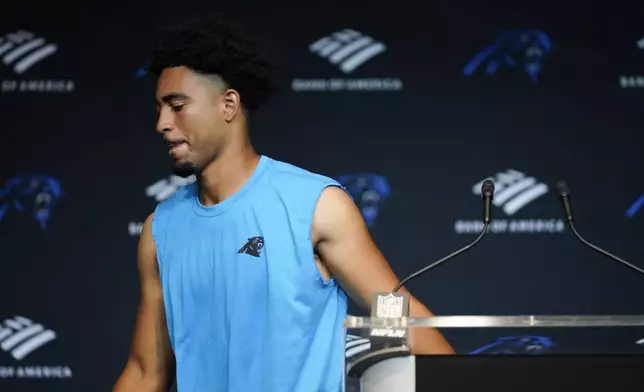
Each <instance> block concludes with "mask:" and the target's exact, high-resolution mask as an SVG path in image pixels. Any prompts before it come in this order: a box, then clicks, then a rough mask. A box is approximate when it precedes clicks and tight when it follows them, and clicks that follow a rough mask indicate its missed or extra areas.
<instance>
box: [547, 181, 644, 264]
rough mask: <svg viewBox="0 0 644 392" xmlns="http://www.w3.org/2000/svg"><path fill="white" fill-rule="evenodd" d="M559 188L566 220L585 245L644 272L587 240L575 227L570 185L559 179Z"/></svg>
mask: <svg viewBox="0 0 644 392" xmlns="http://www.w3.org/2000/svg"><path fill="white" fill-rule="evenodd" d="M557 190H558V191H559V197H560V198H561V202H562V204H563V208H564V212H565V215H566V221H567V223H568V227H570V230H572V232H573V234H574V235H575V237H577V238H578V239H579V241H581V242H582V243H583V244H584V245H586V246H589V247H590V248H591V249H593V250H595V251H597V252H599V253H601V254H603V255H604V256H607V257H610V258H611V259H613V260H615V261H618V262H620V263H622V264H624V265H625V266H627V267H630V268H632V269H634V270H635V271H637V272H639V273H641V274H644V270H642V269H641V268H639V267H636V266H634V265H633V264H631V263H629V262H627V261H625V260H622V259H620V258H619V257H617V256H615V255H614V254H612V253H609V252H607V251H605V250H603V249H601V248H600V247H598V246H595V245H593V244H591V243H590V242H588V241H586V240H585V239H584V238H583V237H582V236H581V235H579V233H578V232H577V229H576V228H575V225H574V223H573V216H572V208H571V207H570V189H569V188H568V185H566V183H565V182H563V181H559V182H558V183H557Z"/></svg>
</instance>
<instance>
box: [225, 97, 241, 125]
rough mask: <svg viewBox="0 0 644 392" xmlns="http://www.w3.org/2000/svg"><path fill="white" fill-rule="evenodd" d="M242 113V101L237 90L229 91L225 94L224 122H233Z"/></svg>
mask: <svg viewBox="0 0 644 392" xmlns="http://www.w3.org/2000/svg"><path fill="white" fill-rule="evenodd" d="M241 111H242V106H241V99H240V97H239V93H238V92H237V91H236V90H233V89H228V90H226V91H225V92H224V120H226V122H231V121H233V120H234V119H235V117H236V116H237V115H238V114H239V113H240V112H241Z"/></svg>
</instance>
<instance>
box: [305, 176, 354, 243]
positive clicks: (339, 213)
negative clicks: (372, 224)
mask: <svg viewBox="0 0 644 392" xmlns="http://www.w3.org/2000/svg"><path fill="white" fill-rule="evenodd" d="M365 228H366V227H365V224H364V220H363V218H362V215H361V214H360V211H359V210H358V207H357V206H356V205H355V203H354V202H353V199H351V197H350V196H349V195H348V194H347V192H346V191H345V190H344V189H342V188H340V187H338V186H329V187H326V188H325V189H324V190H323V191H322V194H321V195H320V197H319V199H318V202H317V204H316V206H315V212H314V214H313V224H312V235H313V239H314V240H316V243H318V242H320V241H324V240H328V239H330V237H331V236H333V235H340V234H341V233H343V232H345V231H347V230H363V229H365Z"/></svg>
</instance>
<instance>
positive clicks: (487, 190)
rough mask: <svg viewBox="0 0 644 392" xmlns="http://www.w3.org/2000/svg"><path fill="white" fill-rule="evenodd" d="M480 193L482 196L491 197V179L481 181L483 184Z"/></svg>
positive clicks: (492, 187)
mask: <svg viewBox="0 0 644 392" xmlns="http://www.w3.org/2000/svg"><path fill="white" fill-rule="evenodd" d="M481 195H483V197H492V195H494V182H492V180H489V179H488V180H485V181H483V185H481Z"/></svg>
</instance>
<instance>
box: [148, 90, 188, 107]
mask: <svg viewBox="0 0 644 392" xmlns="http://www.w3.org/2000/svg"><path fill="white" fill-rule="evenodd" d="M187 98H189V97H188V96H187V95H186V94H184V93H169V94H166V95H164V96H163V97H161V102H163V103H170V102H172V101H174V100H177V99H187ZM161 102H159V101H156V102H155V103H156V104H157V105H159V104H160V103H161Z"/></svg>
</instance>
